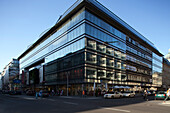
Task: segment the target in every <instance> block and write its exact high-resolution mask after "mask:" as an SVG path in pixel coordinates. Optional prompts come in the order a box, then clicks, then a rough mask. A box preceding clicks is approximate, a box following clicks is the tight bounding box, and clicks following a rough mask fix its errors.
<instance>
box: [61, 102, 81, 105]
mask: <svg viewBox="0 0 170 113" xmlns="http://www.w3.org/2000/svg"><path fill="white" fill-rule="evenodd" d="M64 103H66V104H72V105H78V104H77V103H72V102H64Z"/></svg>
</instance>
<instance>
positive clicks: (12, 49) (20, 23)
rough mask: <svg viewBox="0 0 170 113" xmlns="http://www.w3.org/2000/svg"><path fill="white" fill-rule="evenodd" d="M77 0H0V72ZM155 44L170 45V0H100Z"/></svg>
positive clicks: (165, 50)
mask: <svg viewBox="0 0 170 113" xmlns="http://www.w3.org/2000/svg"><path fill="white" fill-rule="evenodd" d="M75 1H76V0H0V42H1V43H0V52H1V55H0V72H1V71H2V69H3V68H4V67H5V65H7V64H8V63H9V62H10V61H11V59H12V58H17V57H18V56H19V55H20V54H21V53H22V52H24V51H25V50H26V49H27V47H28V46H29V45H30V44H33V43H34V42H35V41H36V40H37V39H38V38H39V35H40V34H41V33H42V32H43V31H44V30H46V29H48V28H50V27H51V26H53V25H54V24H55V23H56V21H57V19H58V18H59V16H60V15H62V14H63V13H64V12H65V11H66V10H67V9H68V7H70V6H71V5H72V4H73V3H74V2H75ZM98 1H99V2H100V3H102V4H103V5H104V6H105V7H107V8H108V9H110V10H111V11H112V12H113V13H115V14H116V15H117V16H119V17H120V18H121V19H123V20H124V21H125V22H126V23H128V24H129V25H130V26H132V27H133V28H134V29H136V30H137V31H138V32H139V33H141V34H142V35H144V36H145V37H146V38H147V39H149V40H150V41H151V42H153V43H154V45H155V46H156V47H157V49H158V50H160V52H161V53H162V54H164V55H165V54H167V53H168V49H169V48H170V13H169V11H170V7H169V6H170V0H98Z"/></svg>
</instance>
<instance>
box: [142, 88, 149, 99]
mask: <svg viewBox="0 0 170 113" xmlns="http://www.w3.org/2000/svg"><path fill="white" fill-rule="evenodd" d="M147 97H148V92H147V90H146V89H145V90H144V94H143V99H144V100H148V98H147Z"/></svg>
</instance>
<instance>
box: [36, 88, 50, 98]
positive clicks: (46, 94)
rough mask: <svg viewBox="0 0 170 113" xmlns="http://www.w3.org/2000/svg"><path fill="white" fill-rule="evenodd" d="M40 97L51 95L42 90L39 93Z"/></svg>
mask: <svg viewBox="0 0 170 113" xmlns="http://www.w3.org/2000/svg"><path fill="white" fill-rule="evenodd" d="M38 96H40V97H48V96H49V93H48V91H43V90H40V92H39V93H38Z"/></svg>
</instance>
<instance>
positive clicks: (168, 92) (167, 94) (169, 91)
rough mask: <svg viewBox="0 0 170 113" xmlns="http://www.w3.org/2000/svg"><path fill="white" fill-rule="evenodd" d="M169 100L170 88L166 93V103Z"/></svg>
mask: <svg viewBox="0 0 170 113" xmlns="http://www.w3.org/2000/svg"><path fill="white" fill-rule="evenodd" d="M168 98H170V88H169V89H168V90H167V91H166V98H165V99H164V103H165V101H166V100H167V99H168Z"/></svg>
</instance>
